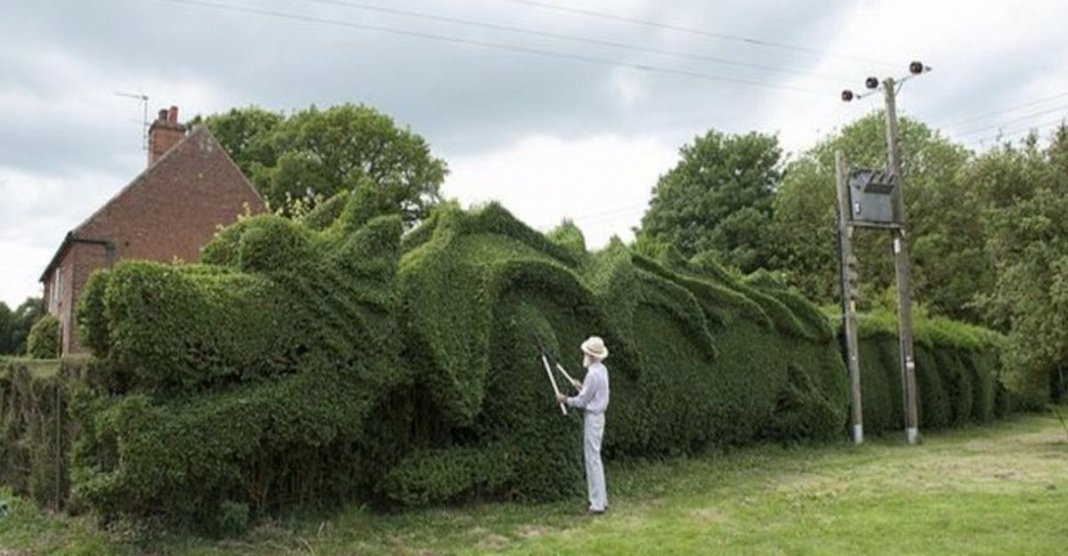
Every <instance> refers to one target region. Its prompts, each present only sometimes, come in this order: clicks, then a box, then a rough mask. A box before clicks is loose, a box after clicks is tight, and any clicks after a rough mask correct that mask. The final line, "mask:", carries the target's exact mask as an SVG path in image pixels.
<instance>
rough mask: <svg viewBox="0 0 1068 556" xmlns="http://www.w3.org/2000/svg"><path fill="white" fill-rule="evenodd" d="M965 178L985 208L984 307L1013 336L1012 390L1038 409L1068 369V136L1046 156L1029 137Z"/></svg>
mask: <svg viewBox="0 0 1068 556" xmlns="http://www.w3.org/2000/svg"><path fill="white" fill-rule="evenodd" d="M967 178H968V181H969V183H971V184H972V185H973V186H974V187H975V189H977V190H978V191H979V192H980V193H981V195H982V196H983V197H984V198H985V199H986V200H987V202H988V206H987V207H986V212H985V214H986V218H985V224H986V227H987V233H988V240H987V242H986V246H987V248H988V250H989V251H990V252H991V255H992V258H991V260H992V261H993V265H994V268H995V270H996V273H997V278H996V282H995V285H994V287H993V288H992V291H991V292H990V293H989V294H988V295H983V296H981V297H980V305H981V306H982V308H983V309H984V310H985V311H986V314H987V316H988V317H989V318H990V319H991V320H992V322H993V323H994V324H995V325H997V326H999V327H1000V328H1002V329H1003V330H1008V335H1009V344H1008V350H1007V351H1008V353H1007V361H1006V363H1007V364H1006V368H1007V369H1008V370H1009V373H1010V375H1009V376H1010V386H1012V387H1013V388H1014V389H1015V390H1016V391H1017V393H1018V394H1021V396H1022V398H1023V400H1024V401H1026V402H1029V403H1031V404H1033V405H1036V406H1038V405H1041V404H1044V403H1045V402H1046V400H1047V399H1049V397H1050V394H1051V392H1050V385H1051V382H1052V381H1053V379H1054V373H1058V374H1059V373H1061V372H1063V370H1064V369H1065V368H1066V367H1068V219H1065V214H1068V128H1065V127H1064V126H1061V128H1060V129H1059V130H1058V131H1057V132H1056V133H1055V135H1054V137H1053V141H1052V142H1051V145H1050V146H1049V147H1048V148H1047V149H1045V150H1042V149H1039V148H1038V146H1037V137H1036V136H1035V135H1032V136H1031V137H1029V138H1028V139H1027V140H1025V141H1024V142H1023V144H1022V145H1021V146H1019V147H1016V146H1013V145H1005V146H1003V147H1002V148H999V149H995V150H993V151H990V152H988V153H986V154H984V155H983V156H982V157H980V158H979V159H978V160H977V161H976V164H974V165H973V167H972V168H970V169H969V172H968V175H967ZM1062 387H1063V385H1062ZM1053 393H1054V394H1060V392H1053Z"/></svg>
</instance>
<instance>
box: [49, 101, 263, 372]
mask: <svg viewBox="0 0 1068 556" xmlns="http://www.w3.org/2000/svg"><path fill="white" fill-rule="evenodd" d="M246 207H247V209H248V210H250V211H251V212H252V213H259V212H262V211H263V210H264V204H263V199H262V198H260V196H259V194H258V193H256V190H255V189H253V187H252V184H251V183H249V181H248V179H247V178H245V176H244V174H242V173H241V171H240V170H239V169H238V168H237V165H235V164H234V162H233V160H231V159H230V157H229V155H227V154H226V151H225V150H224V149H223V148H222V146H221V145H220V144H219V142H218V141H216V140H215V138H214V137H213V136H212V135H211V132H209V131H208V129H207V128H206V127H204V126H197V127H195V128H194V129H193V130H192V131H190V132H188V133H187V132H186V128H185V126H184V125H182V124H180V123H178V108H177V107H175V106H172V107H171V108H170V110H166V109H164V110H160V112H159V118H158V119H157V120H156V121H155V122H153V123H152V126H151V127H150V128H149V131H148V167H147V168H146V169H145V170H144V171H143V172H141V174H140V175H138V176H137V177H136V178H134V179H133V181H131V182H130V183H129V184H128V185H127V186H126V187H124V188H123V189H122V190H121V191H119V192H118V193H117V194H116V195H115V196H114V197H113V198H112V199H111V200H110V201H108V202H107V203H105V204H104V205H103V206H102V207H100V208H99V209H97V211H96V212H94V213H93V214H92V215H91V216H90V217H89V218H88V219H87V220H85V221H84V222H82V223H81V224H80V225H79V226H77V227H76V228H74V229H73V230H71V231H70V232H68V233H67V235H66V237H65V238H64V239H63V243H62V244H60V246H59V249H57V250H56V254H55V256H54V257H52V261H51V262H50V263H49V264H48V267H47V268H45V271H44V273H43V274H42V275H41V282H43V283H44V300H45V306H46V307H47V309H48V312H49V313H51V314H52V315H55V316H56V318H58V319H59V322H60V328H61V341H60V346H61V347H60V349H61V352H62V353H63V354H64V355H66V354H68V353H77V352H81V351H84V350H83V349H82V347H81V346H80V345H79V343H78V341H77V339H76V338H75V335H74V328H75V326H74V310H75V306H76V305H77V302H78V296H79V294H80V293H81V290H82V287H83V286H84V285H85V282H86V280H87V279H88V278H89V275H90V273H92V272H93V271H94V270H96V269H98V268H104V267H110V266H112V265H114V264H115V263H116V262H117V261H119V260H121V259H148V260H153V261H160V262H165V263H169V262H172V261H175V260H181V261H185V262H196V261H197V260H199V259H200V248H201V247H203V246H204V244H206V243H207V242H208V240H210V239H211V238H212V236H213V235H214V234H215V231H216V230H217V228H218V226H220V225H223V226H225V225H228V224H231V223H233V222H234V221H236V220H237V217H238V215H240V214H242V213H244V212H245V210H246Z"/></svg>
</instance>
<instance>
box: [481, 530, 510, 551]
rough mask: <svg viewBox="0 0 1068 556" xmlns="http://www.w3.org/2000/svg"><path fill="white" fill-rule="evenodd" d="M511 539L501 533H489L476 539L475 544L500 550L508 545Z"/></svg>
mask: <svg viewBox="0 0 1068 556" xmlns="http://www.w3.org/2000/svg"><path fill="white" fill-rule="evenodd" d="M511 542H512V541H511V540H509V539H508V537H505V536H503V535H496V534H490V535H487V536H485V537H483V538H482V540H480V541H478V544H477V546H478V547H479V548H487V549H490V550H502V549H504V548H505V547H506V546H508V545H509V544H510V543H511Z"/></svg>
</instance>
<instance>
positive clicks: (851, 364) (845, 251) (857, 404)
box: [834, 151, 864, 444]
mask: <svg viewBox="0 0 1068 556" xmlns="http://www.w3.org/2000/svg"><path fill="white" fill-rule="evenodd" d="M834 166H835V170H836V171H835V175H836V182H837V185H838V205H837V207H836V208H837V210H836V211H835V213H836V215H837V220H838V247H839V248H838V256H839V268H840V269H841V272H840V275H841V280H842V284H841V286H842V330H843V333H844V334H845V342H846V346H845V348H846V366H847V367H848V368H849V385H850V392H851V396H850V400H851V402H852V403H851V406H852V407H851V412H850V422H851V423H852V425H853V427H852V433H853V443H854V444H861V443H863V442H864V411H863V409H862V408H861V401H860V399H861V393H860V355H859V351H860V350H859V347H858V345H857V314H856V293H857V292H856V288H857V284H856V281H857V275H856V272H857V267H856V261H855V260H854V258H853V244H852V238H853V225H852V223H851V222H852V219H851V218H850V216H849V215H850V213H851V212H852V209H850V207H849V182H848V180H849V166H848V165H847V164H846V160H845V155H844V154H842V151H836V152H835V153H834Z"/></svg>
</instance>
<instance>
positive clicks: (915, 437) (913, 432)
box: [905, 428, 920, 444]
mask: <svg viewBox="0 0 1068 556" xmlns="http://www.w3.org/2000/svg"><path fill="white" fill-rule="evenodd" d="M905 438H906V439H908V442H909V444H916V443H917V442H919V440H920V429H916V428H910V429H905Z"/></svg>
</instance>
